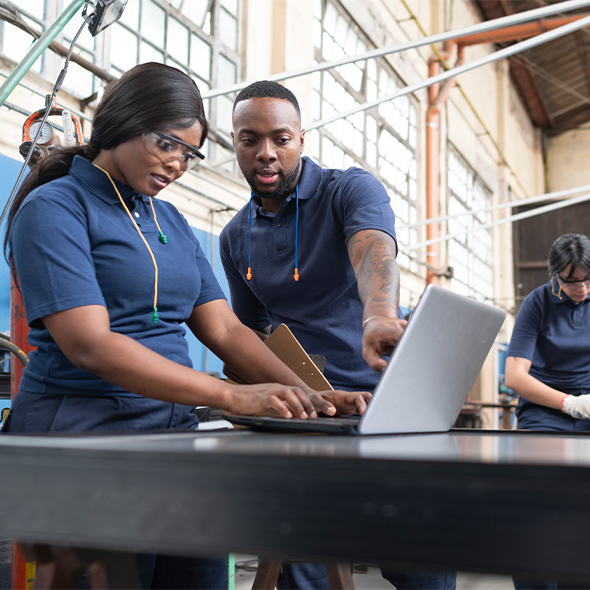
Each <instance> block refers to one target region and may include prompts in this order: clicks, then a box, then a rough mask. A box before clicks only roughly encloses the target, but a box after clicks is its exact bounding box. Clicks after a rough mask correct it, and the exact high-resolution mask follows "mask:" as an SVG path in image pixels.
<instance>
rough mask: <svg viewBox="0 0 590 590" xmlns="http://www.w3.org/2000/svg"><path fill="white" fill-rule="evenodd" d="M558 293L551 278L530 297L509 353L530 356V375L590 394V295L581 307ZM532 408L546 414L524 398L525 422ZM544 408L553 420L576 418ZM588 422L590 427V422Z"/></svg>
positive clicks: (564, 389)
mask: <svg viewBox="0 0 590 590" xmlns="http://www.w3.org/2000/svg"><path fill="white" fill-rule="evenodd" d="M555 283H556V281H555V280H554V285H555ZM558 291H559V287H556V288H554V289H552V286H551V282H548V283H546V284H545V285H542V286H541V287H537V288H536V289H535V290H534V291H533V292H532V293H530V294H529V295H527V297H526V298H525V299H524V301H523V302H522V304H521V306H520V310H519V312H518V316H517V317H516V322H515V324H514V330H513V332H512V339H511V340H510V345H509V346H508V356H512V357H520V358H525V359H527V360H530V361H531V368H530V370H529V374H530V375H532V376H533V377H535V378H536V379H538V380H539V381H541V382H542V383H544V384H545V385H548V386H549V387H553V388H555V389H557V390H559V391H562V392H564V393H571V394H573V395H579V394H581V393H590V299H589V298H586V299H585V300H584V301H583V302H582V303H580V304H579V305H576V304H575V302H574V301H573V300H572V299H570V298H569V297H568V296H567V295H566V294H565V293H564V292H563V291H562V292H561V293H560V295H561V299H560V298H559V297H558V295H557V293H558ZM529 411H534V413H535V415H536V414H538V415H539V416H540V415H541V414H540V411H541V408H540V407H539V406H538V405H536V404H533V403H531V402H529V401H527V400H525V399H524V398H521V399H520V401H519V405H518V408H517V415H518V416H519V425H522V424H526V416H525V414H526V412H529ZM542 411H543V412H544V414H546V415H547V419H548V420H549V421H550V422H554V421H555V420H553V417H555V418H558V417H559V419H560V420H561V419H563V420H566V421H571V420H574V419H573V418H570V417H569V416H565V415H564V414H563V413H561V412H559V411H557V410H551V409H549V408H543V409H542ZM521 417H522V419H521ZM582 422H584V423H587V424H588V426H589V427H590V421H589V420H582Z"/></svg>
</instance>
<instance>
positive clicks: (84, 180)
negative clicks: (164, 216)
mask: <svg viewBox="0 0 590 590" xmlns="http://www.w3.org/2000/svg"><path fill="white" fill-rule="evenodd" d="M70 175H71V176H73V177H74V178H75V179H76V180H77V181H78V182H79V183H80V184H81V185H82V186H84V188H85V189H86V190H88V192H90V193H92V194H93V195H95V196H96V197H98V198H99V199H101V200H102V201H104V202H105V203H107V204H109V205H116V204H118V203H120V201H119V197H118V196H117V193H116V191H115V189H114V188H113V185H112V184H111V181H110V180H109V178H108V176H107V175H106V174H105V173H104V172H103V171H102V170H99V169H98V168H97V167H96V166H95V165H94V164H93V163H92V162H90V161H89V160H86V159H85V158H83V157H82V156H75V157H74V161H73V162H72V166H71V168H70ZM113 182H114V183H115V185H116V187H117V189H118V190H119V192H120V193H121V197H123V200H124V201H126V200H127V199H129V198H131V197H134V198H136V199H138V200H140V201H144V202H147V201H148V197H146V196H145V195H142V194H141V193H138V192H137V191H136V190H133V189H132V188H131V187H130V186H127V185H125V184H123V183H122V182H119V181H118V180H116V179H114V178H113Z"/></svg>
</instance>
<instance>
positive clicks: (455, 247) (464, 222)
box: [447, 148, 494, 300]
mask: <svg viewBox="0 0 590 590" xmlns="http://www.w3.org/2000/svg"><path fill="white" fill-rule="evenodd" d="M490 205H491V197H490V193H489V192H488V190H487V189H486V188H485V187H484V185H483V183H482V182H481V181H480V180H479V179H478V178H477V176H476V174H475V172H474V171H473V170H472V169H471V168H470V167H469V166H468V165H467V164H466V163H465V161H464V160H463V159H462V158H461V157H460V156H459V155H458V153H457V152H456V151H455V150H454V149H452V148H451V149H449V162H448V211H447V213H448V215H450V216H451V218H450V219H449V221H448V232H449V235H450V236H455V237H453V238H451V239H450V240H449V242H448V257H449V266H452V267H453V274H454V276H453V278H452V279H451V289H452V290H453V291H455V292H457V293H461V294H463V295H469V296H471V297H475V298H476V299H488V300H491V299H493V296H494V285H493V272H492V233H491V230H490V229H480V228H481V227H482V226H483V225H485V224H487V223H489V222H490V221H491V214H490V212H489V211H482V209H485V208H489V207H490ZM472 211H473V212H475V211H477V212H478V213H476V214H475V215H471V214H470V212H472Z"/></svg>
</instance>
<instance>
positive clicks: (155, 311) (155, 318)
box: [94, 164, 166, 324]
mask: <svg viewBox="0 0 590 590" xmlns="http://www.w3.org/2000/svg"><path fill="white" fill-rule="evenodd" d="M94 166H96V164H94ZM96 167H97V168H98V169H99V170H102V171H103V172H104V173H105V174H106V175H107V178H108V179H109V180H110V181H111V184H112V185H113V188H114V189H115V192H116V193H117V196H118V197H119V201H121V205H123V208H124V209H125V211H126V212H127V215H129V219H131V222H132V223H133V225H134V226H135V229H136V230H137V233H138V234H139V237H140V238H141V239H142V240H143V243H144V244H145V247H146V248H147V249H148V252H149V253H150V256H151V258H152V262H153V264H154V306H153V309H152V322H153V323H154V324H155V323H156V322H157V321H158V317H159V316H158V264H157V263H156V257H155V256H154V253H153V252H152V249H151V248H150V245H149V244H148V243H147V240H146V239H145V238H144V237H143V234H142V233H141V230H140V229H139V226H138V225H137V223H136V222H135V219H133V215H131V212H130V211H129V209H128V208H127V205H126V204H125V201H124V200H123V197H122V196H121V193H120V192H119V189H118V188H117V185H116V184H115V183H114V181H113V179H112V178H111V175H110V174H109V173H108V172H107V171H106V170H103V169H102V168H101V167H100V166H96ZM148 199H149V200H150V205H151V206H152V211H153V212H154V219H155V217H156V212H155V211H154V204H153V203H152V198H151V197H148ZM156 225H157V227H158V230H160V234H161V235H162V236H164V234H163V233H162V230H161V229H160V226H159V225H158V222H157V221H156ZM164 238H166V236H164ZM160 241H161V242H162V243H163V244H165V243H166V241H162V240H161V239H160Z"/></svg>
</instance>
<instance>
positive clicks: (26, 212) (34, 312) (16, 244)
mask: <svg viewBox="0 0 590 590" xmlns="http://www.w3.org/2000/svg"><path fill="white" fill-rule="evenodd" d="M43 188H44V189H45V190H44V191H42V192H37V191H35V192H33V193H31V194H30V195H29V197H28V198H27V199H26V200H25V202H24V204H23V205H22V206H21V208H20V210H19V211H18V212H17V214H16V216H15V218H14V223H13V226H12V229H11V232H10V239H9V245H10V253H11V254H12V256H13V257H14V263H15V266H16V272H17V276H18V281H19V285H20V287H21V291H22V294H23V300H24V303H25V311H26V314H27V321H28V323H29V325H30V326H31V327H33V328H42V327H43V326H42V325H41V323H40V321H39V320H40V318H42V317H44V316H47V315H51V314H53V313H57V312H60V311H65V310H67V309H72V308H75V307H80V306H84V305H103V306H104V305H105V300H104V297H103V295H102V292H101V290H100V287H99V285H98V282H97V280H96V272H95V268H94V263H93V261H92V256H91V248H90V240H89V236H88V225H87V219H86V214H85V210H84V208H83V207H82V206H81V205H79V204H78V203H77V202H75V201H74V200H71V199H67V198H64V196H63V195H60V194H55V193H56V192H58V189H55V188H50V187H47V186H46V187H43ZM60 197H61V198H60Z"/></svg>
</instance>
